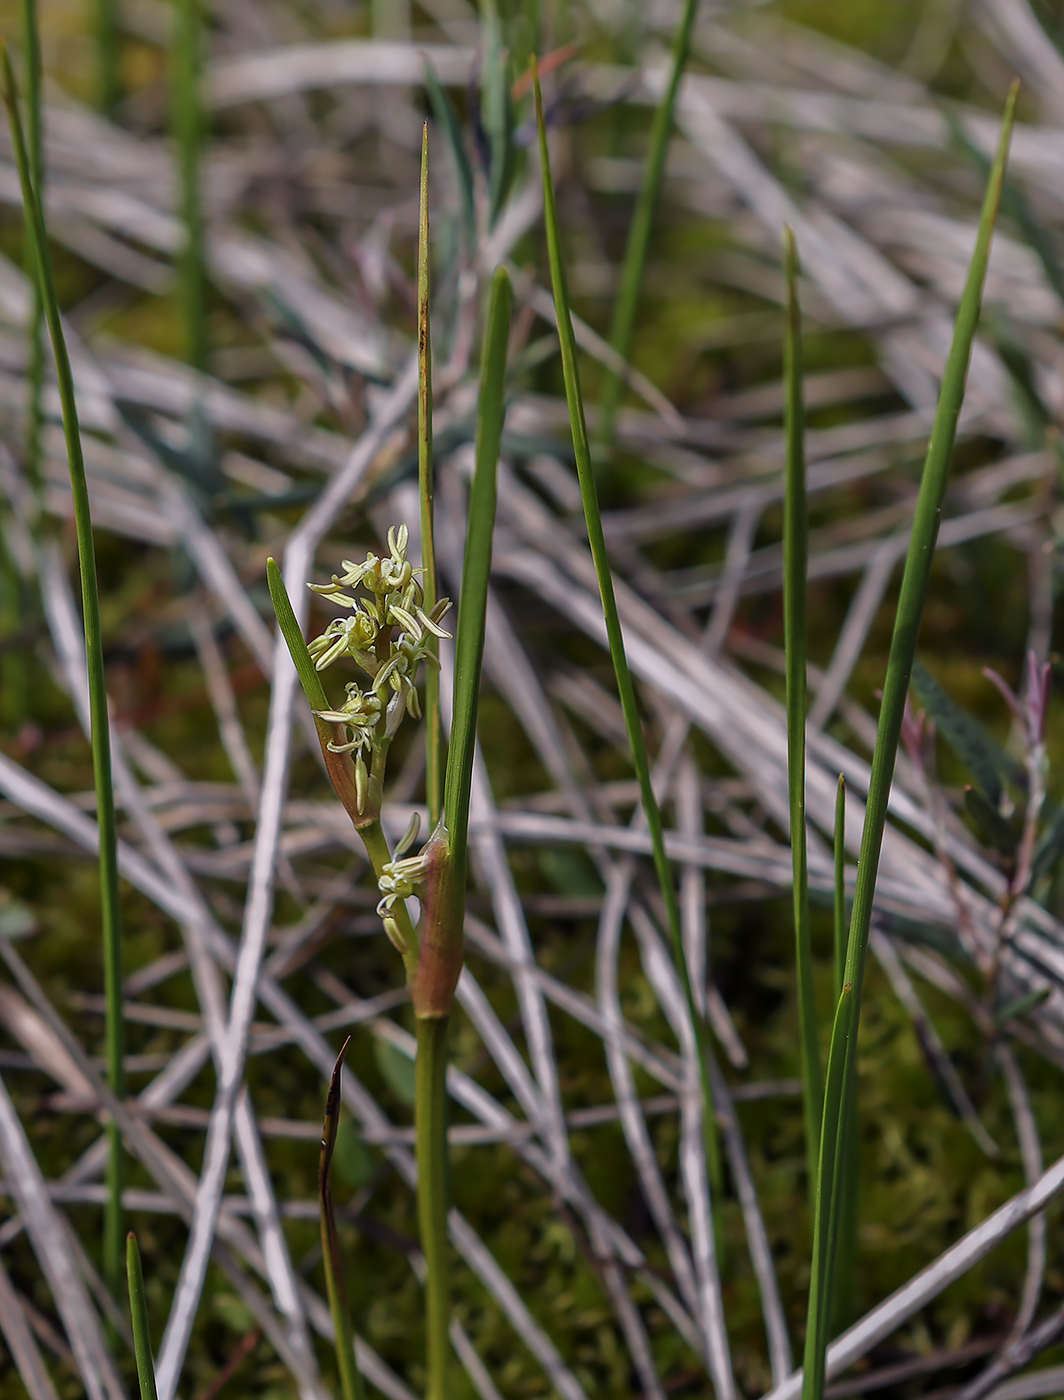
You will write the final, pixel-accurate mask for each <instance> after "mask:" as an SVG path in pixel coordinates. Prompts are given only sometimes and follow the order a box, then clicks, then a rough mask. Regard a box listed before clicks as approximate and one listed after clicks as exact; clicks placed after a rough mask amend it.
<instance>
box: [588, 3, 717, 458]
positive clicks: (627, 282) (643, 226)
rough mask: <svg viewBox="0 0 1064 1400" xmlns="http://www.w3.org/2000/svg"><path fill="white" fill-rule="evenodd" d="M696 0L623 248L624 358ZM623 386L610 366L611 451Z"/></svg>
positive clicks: (677, 49)
mask: <svg viewBox="0 0 1064 1400" xmlns="http://www.w3.org/2000/svg"><path fill="white" fill-rule="evenodd" d="M697 12H698V0H686V2H685V4H684V10H683V14H682V15H681V16H680V23H679V24H678V25H677V26H676V34H675V36H674V37H673V43H672V71H671V73H670V74H669V85H668V87H667V88H666V89H665V92H664V93H663V95H662V98H661V101H660V102H659V103H658V105H657V108H656V109H655V111H654V122H653V125H652V126H651V128H650V147H649V149H648V151H647V161H646V166H645V167H644V171H643V183H642V186H641V187H640V190H639V197H638V199H637V200H636V205H635V211H634V213H633V215H632V223H631V227H630V228H629V230H628V245H627V247H626V248H625V250H624V266H623V268H622V269H621V283H620V287H619V288H618V291H617V300H616V302H615V303H614V308H613V324H612V325H611V327H610V346H611V348H612V349H614V350H616V352H617V354H618V355H620V357H621V358H622V360H627V358H628V351H629V348H630V346H631V343H632V332H633V330H634V328H635V314H636V310H637V309H638V306H639V291H640V288H641V287H642V285H643V272H644V269H645V267H646V261H647V249H648V248H649V246H650V232H651V229H652V228H653V224H654V211H655V210H656V208H657V204H658V199H659V197H660V195H661V183H662V179H663V178H664V175H665V157H666V155H667V154H668V149H669V136H670V135H671V134H672V122H673V115H674V113H675V111H676V98H677V96H678V95H679V91H680V81H681V79H682V78H683V70H684V68H686V66H687V55H688V53H689V52H690V48H691V32H692V30H693V29H694V23H695V15H696V14H697ZM623 390H624V377H623V373H622V371H621V369H620V368H619V367H618V368H616V369H610V370H608V371H607V374H606V383H605V386H604V388H603V393H602V428H601V435H600V436H601V447H602V451H603V452H608V451H609V449H610V448H611V447H612V446H613V437H614V433H615V431H616V427H617V412H618V410H619V408H620V405H621V394H622V393H623Z"/></svg>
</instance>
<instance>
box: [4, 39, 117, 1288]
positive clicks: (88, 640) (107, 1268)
mask: <svg viewBox="0 0 1064 1400" xmlns="http://www.w3.org/2000/svg"><path fill="white" fill-rule="evenodd" d="M2 63H3V74H4V99H5V102H6V103H7V110H8V118H9V120H10V123H11V134H12V138H13V142H14V147H15V158H16V161H17V164H18V173H19V181H20V183H21V186H22V207H23V213H24V216H25V219H26V225H27V229H28V232H29V235H30V239H31V241H32V243H33V250H34V258H35V261H36V266H37V272H38V277H39V279H40V287H41V298H42V301H43V303H44V313H45V320H46V321H47V324H48V331H49V334H50V336H51V340H52V350H53V353H54V355H55V370H56V379H57V382H58V385H59V399H60V403H61V404H62V408H63V432H64V436H65V440H66V450H67V462H68V464H69V467H70V489H71V493H72V495H73V501H74V528H75V533H76V536H77V542H78V564H79V569H80V573H81V607H82V616H83V619H84V627H85V654H86V660H87V664H88V681H89V732H90V736H91V743H92V769H93V778H94V781H95V787H96V823H97V828H98V830H99V838H100V917H101V925H102V935H103V964H104V969H103V970H104V998H105V1012H104V1024H105V1037H106V1062H107V1082H108V1085H109V1086H110V1088H111V1090H112V1092H113V1093H114V1095H115V1097H116V1098H119V1099H123V1098H125V1094H126V1075H125V1027H124V1024H123V1021H122V923H121V908H120V904H119V893H118V831H117V826H116V822H115V805H114V788H113V785H112V782H111V740H110V729H109V724H108V718H107V688H106V682H105V675H104V664H103V637H102V633H101V629H100V598H99V591H98V586H97V580H96V550H95V546H94V544H93V538H92V515H91V512H90V510H89V491H88V483H87V482H86V479H85V459H84V457H83V455H82V449H81V431H80V428H79V425H78V411H77V401H76V398H75V394H74V377H73V374H72V373H71V369H70V357H69V355H68V354H67V348H66V339H65V337H64V335H63V323H62V319H61V317H60V314H59V299H58V297H57V295H56V290H55V280H54V277H53V275H52V262H51V258H50V256H49V251H48V238H47V234H46V232H45V227H44V212H43V210H42V208H41V201H40V194H39V191H38V189H37V187H36V185H35V184H34V183H33V176H32V172H31V168H30V158H29V154H28V151H27V149H26V138H25V133H24V132H23V128H22V120H21V117H20V115H19V109H18V90H17V87H16V84H15V75H14V73H13V71H12V68H11V59H10V56H9V54H8V52H7V46H6V45H4V46H3V49H2ZM108 1141H109V1157H108V1169H107V1188H108V1190H107V1204H106V1207H105V1211H104V1239H103V1267H104V1279H105V1281H106V1283H107V1286H108V1288H109V1289H110V1290H111V1293H112V1295H113V1296H116V1297H117V1296H118V1293H119V1290H120V1287H121V1279H122V1262H123V1254H124V1250H123V1233H124V1232H123V1229H122V1149H121V1138H120V1135H119V1133H118V1129H117V1126H116V1125H114V1124H113V1123H112V1124H111V1125H110V1127H109V1130H108Z"/></svg>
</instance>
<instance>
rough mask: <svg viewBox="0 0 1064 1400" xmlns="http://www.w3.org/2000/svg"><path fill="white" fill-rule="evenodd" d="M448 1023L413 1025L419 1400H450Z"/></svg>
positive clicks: (429, 1020) (428, 1021)
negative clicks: (421, 1302)
mask: <svg viewBox="0 0 1064 1400" xmlns="http://www.w3.org/2000/svg"><path fill="white" fill-rule="evenodd" d="M448 1024H449V1018H448V1017H446V1016H433V1017H429V1018H419V1019H418V1022H417V1060H416V1061H415V1065H414V1071H415V1076H416V1078H415V1106H414V1120H415V1124H416V1129H415V1131H416V1136H417V1207H418V1225H419V1227H420V1232H421V1252H422V1253H423V1254H424V1256H425V1269H426V1279H425V1334H426V1338H427V1341H428V1356H427V1364H428V1384H427V1386H426V1388H425V1400H450V1390H449V1385H448V1376H449V1372H450V1368H451V1338H450V1327H451V1260H450V1252H449V1249H450V1246H449V1244H448V1241H447V1209H448V1199H449V1196H450V1190H449V1180H448V1176H449V1171H448V1158H447V1084H446V1075H447V1027H448Z"/></svg>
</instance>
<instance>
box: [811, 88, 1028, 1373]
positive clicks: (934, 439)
mask: <svg viewBox="0 0 1064 1400" xmlns="http://www.w3.org/2000/svg"><path fill="white" fill-rule="evenodd" d="M1016 95H1017V86H1016V84H1013V87H1012V89H1011V90H1010V92H1009V97H1008V101H1007V102H1006V104H1005V114H1004V119H1003V122H1002V129H1001V139H1000V141H999V143H998V148H997V153H996V155H995V157H994V164H993V167H992V169H991V173H990V180H989V182H988V185H987V190H986V196H985V199H984V201H983V209H982V214H981V217H980V220H979V232H978V236H977V238H976V244H975V251H974V253H973V254H972V260H971V263H970V265H969V270H968V279H967V282H966V284H965V288H964V293H963V295H962V297H961V301H960V306H959V308H958V311H957V319H956V323H955V326H954V333H953V344H952V345H951V347H950V352H949V358H948V359H947V361H946V369H945V374H944V375H943V379H942V386H941V389H940V391H939V399H938V406H937V409H936V411H935V421H934V425H933V427H932V430H931V440H930V442H929V443H928V448H927V458H926V460H925V463H924V471H923V476H922V479H921V482H920V491H919V495H918V497H917V502H916V513H915V517H914V520H913V529H912V535H911V537H910V540H909V551H908V555H907V557H906V560H905V572H904V574H903V575H902V583H901V593H900V596H899V598H898V609H897V614H896V616H895V620H894V634H893V637H892V638H891V644H890V653H889V656H888V660H887V675H886V680H885V682H884V686H883V701H882V705H881V707H880V713H879V727H878V730H877V733H876V746H875V751H874V753H873V756H872V771H871V779H870V782H869V786H868V802H867V805H866V808H865V822H864V830H863V832H862V835H861V850H860V857H859V860H858V864H857V880H856V884H855V888H854V897H853V909H852V912H851V914H850V932H849V938H848V941H847V948H846V967H845V971H844V985H843V993H842V998H841V999H840V1002H839V1012H838V1014H837V1016H836V1019H835V1028H834V1031H833V1034H832V1038H831V1050H830V1052H829V1055H828V1069H827V1082H826V1085H825V1092H824V1130H823V1132H822V1134H821V1142H820V1168H819V1173H818V1185H817V1200H816V1223H815V1228H814V1239H813V1259H812V1269H811V1274H810V1280H809V1312H808V1320H807V1324H806V1345H805V1372H804V1376H803V1383H802V1395H803V1400H821V1397H822V1395H823V1391H824V1352H825V1348H826V1345H827V1331H828V1322H829V1317H830V1312H831V1288H832V1274H833V1270H834V1257H835V1245H836V1238H837V1233H838V1217H839V1208H840V1204H841V1200H842V1197H843V1194H844V1187H843V1181H842V1173H843V1170H844V1169H850V1170H852V1168H853V1166H855V1165H856V1164H855V1163H853V1162H852V1161H851V1160H848V1154H847V1153H846V1152H845V1151H844V1150H843V1146H844V1144H845V1142H846V1140H847V1135H848V1133H849V1131H850V1129H849V1121H850V1119H851V1117H852V1108H853V1104H854V1092H855V1084H856V1064H857V1054H856V1051H857V1032H858V1028H859V1025H860V1015H861V990H862V984H863V981H864V965H865V957H866V954H867V951H868V935H869V930H870V928H871V921H872V903H873V897H874V894H875V884H876V875H877V872H878V869H879V856H880V850H881V848H882V844H883V828H884V825H885V823H886V817H887V802H888V799H889V797H890V785H891V780H892V778H893V775H894V763H895V759H896V757H897V751H898V740H899V738H900V736H901V724H902V716H903V714H904V709H905V696H906V693H907V691H908V688H909V677H910V673H911V671H912V665H913V658H914V657H915V654H916V643H917V639H918V637H919V632H920V621H921V618H922V616H923V608H924V599H925V597H926V595H927V585H928V579H929V577H930V572H931V562H932V558H933V556H934V552H935V543H936V541H937V538H938V525H939V518H940V516H941V511H942V500H943V497H944V495H945V491H946V484H947V481H948V479H949V467H950V459H951V457H952V453H953V442H954V438H955V435H956V428H957V419H958V417H959V415H960V410H961V403H962V401H963V398H964V385H965V380H966V378H967V373H968V362H969V359H970V357H971V349H972V341H973V339H974V337H975V331H976V326H977V324H978V321H979V312H980V307H981V304H982V295H983V285H984V282H985V279H986V267H987V261H988V258H989V253H990V239H991V236H992V234H993V229H994V223H995V220H996V217H997V211H998V205H999V203H1000V199H1001V188H1002V183H1003V181H1004V178H1005V162H1006V159H1007V156H1008V147H1009V139H1010V137H1011V134H1012V125H1013V121H1014V119H1015V112H1016Z"/></svg>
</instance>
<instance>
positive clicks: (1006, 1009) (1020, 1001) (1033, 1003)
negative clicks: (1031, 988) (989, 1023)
mask: <svg viewBox="0 0 1064 1400" xmlns="http://www.w3.org/2000/svg"><path fill="white" fill-rule="evenodd" d="M1052 995H1053V988H1052V987H1039V989H1038V991H1037V992H1028V993H1027V995H1026V996H1022V997H1017V998H1016V999H1015V1001H1007V1002H1006V1003H1005V1005H1004V1006H1003V1007H1001V1009H1000V1010H999V1011H996V1012H995V1013H994V1022H995V1024H996V1025H998V1026H1005V1025H1007V1024H1008V1023H1009V1021H1014V1020H1015V1019H1016V1017H1017V1016H1026V1015H1027V1013H1028V1011H1033V1010H1034V1009H1035V1007H1037V1006H1041V1005H1042V1004H1043V1002H1047V1001H1048V1000H1049V998H1050V997H1051V996H1052Z"/></svg>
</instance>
